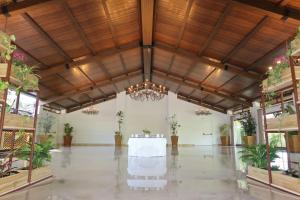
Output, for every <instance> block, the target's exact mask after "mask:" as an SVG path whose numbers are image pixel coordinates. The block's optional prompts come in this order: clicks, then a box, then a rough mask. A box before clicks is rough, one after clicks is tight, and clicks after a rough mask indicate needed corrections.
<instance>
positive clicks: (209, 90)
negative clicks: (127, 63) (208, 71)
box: [153, 69, 251, 105]
mask: <svg viewBox="0 0 300 200" xmlns="http://www.w3.org/2000/svg"><path fill="white" fill-rule="evenodd" d="M153 73H154V74H155V75H156V76H158V77H160V78H166V79H168V80H169V81H171V82H174V83H177V84H182V85H185V86H187V87H190V88H194V89H199V90H203V91H205V92H206V93H210V94H214V95H217V96H220V97H222V98H226V99H228V100H231V101H233V102H236V103H239V104H244V105H251V103H250V102H248V101H245V100H242V99H240V98H238V97H233V94H230V93H228V92H225V91H216V88H212V87H211V86H208V85H204V84H201V83H199V82H195V81H192V80H187V81H184V80H183V78H182V77H180V76H178V75H175V74H169V75H167V74H166V72H163V71H161V70H156V69H154V70H153ZM191 82H193V83H194V84H192V83H191Z"/></svg>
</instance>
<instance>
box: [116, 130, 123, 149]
mask: <svg viewBox="0 0 300 200" xmlns="http://www.w3.org/2000/svg"><path fill="white" fill-rule="evenodd" d="M116 133H117V132H116ZM115 146H122V135H121V134H116V135H115Z"/></svg>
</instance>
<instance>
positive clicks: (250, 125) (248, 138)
mask: <svg viewBox="0 0 300 200" xmlns="http://www.w3.org/2000/svg"><path fill="white" fill-rule="evenodd" d="M240 122H241V124H242V127H243V129H244V131H245V136H243V138H242V139H243V141H244V144H245V146H253V145H255V144H256V123H255V121H254V119H253V117H252V116H251V114H250V112H244V113H243V119H242V120H241V121H240Z"/></svg>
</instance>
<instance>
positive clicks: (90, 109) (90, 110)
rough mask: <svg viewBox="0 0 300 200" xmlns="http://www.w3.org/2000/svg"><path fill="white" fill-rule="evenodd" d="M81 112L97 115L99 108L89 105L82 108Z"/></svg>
mask: <svg viewBox="0 0 300 200" xmlns="http://www.w3.org/2000/svg"><path fill="white" fill-rule="evenodd" d="M82 113H84V114H87V115H97V114H98V113H99V110H98V109H97V108H96V107H95V106H93V105H92V106H89V107H87V108H84V109H83V110H82Z"/></svg>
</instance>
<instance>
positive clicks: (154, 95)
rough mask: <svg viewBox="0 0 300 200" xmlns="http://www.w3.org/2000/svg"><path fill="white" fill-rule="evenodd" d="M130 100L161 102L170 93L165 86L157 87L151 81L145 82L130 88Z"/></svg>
mask: <svg viewBox="0 0 300 200" xmlns="http://www.w3.org/2000/svg"><path fill="white" fill-rule="evenodd" d="M127 93H128V94H129V96H130V98H132V99H134V100H136V101H142V102H143V101H145V100H146V101H149V100H151V101H159V100H161V99H163V98H164V96H165V95H166V94H167V93H168V90H167V89H166V87H165V86H162V85H157V84H155V83H152V82H151V81H149V80H145V81H144V82H143V83H141V84H136V85H135V86H133V85H132V86H130V87H129V88H127Z"/></svg>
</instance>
